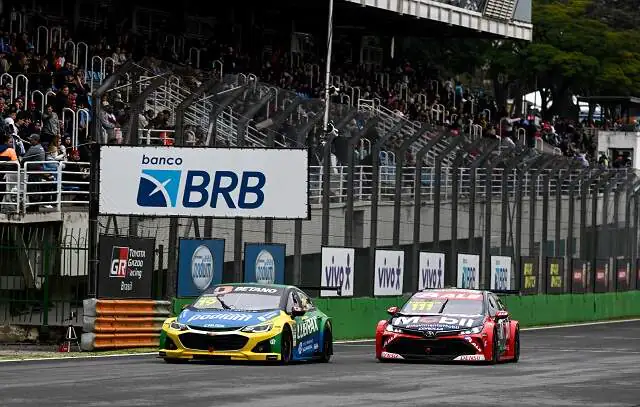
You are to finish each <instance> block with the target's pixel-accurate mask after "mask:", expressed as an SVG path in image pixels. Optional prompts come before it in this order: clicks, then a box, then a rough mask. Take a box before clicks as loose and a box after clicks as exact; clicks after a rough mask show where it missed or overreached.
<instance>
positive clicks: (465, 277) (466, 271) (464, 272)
mask: <svg viewBox="0 0 640 407" xmlns="http://www.w3.org/2000/svg"><path fill="white" fill-rule="evenodd" d="M457 287H458V288H467V289H474V290H478V289H480V256H478V255H476V254H461V253H460V254H458V278H457Z"/></svg>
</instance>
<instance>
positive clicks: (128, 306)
mask: <svg viewBox="0 0 640 407" xmlns="http://www.w3.org/2000/svg"><path fill="white" fill-rule="evenodd" d="M170 307H171V302H169V301H154V300H98V299H95V298H90V299H87V300H84V301H83V308H84V316H83V319H82V331H83V333H82V336H81V339H80V347H81V349H82V350H83V351H93V350H107V349H119V348H142V347H144V348H146V347H157V346H158V345H159V343H160V331H161V329H162V323H163V322H164V320H165V319H166V318H168V317H169V315H170V313H171V310H170Z"/></svg>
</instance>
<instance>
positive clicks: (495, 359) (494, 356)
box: [490, 331, 500, 365]
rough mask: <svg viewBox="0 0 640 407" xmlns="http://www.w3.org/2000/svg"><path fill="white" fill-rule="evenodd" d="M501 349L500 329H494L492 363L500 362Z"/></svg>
mask: <svg viewBox="0 0 640 407" xmlns="http://www.w3.org/2000/svg"><path fill="white" fill-rule="evenodd" d="M499 359H500V350H499V349H498V331H493V345H492V346H491V362H490V363H491V364H492V365H496V364H498V360H499Z"/></svg>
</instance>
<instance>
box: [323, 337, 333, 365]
mask: <svg viewBox="0 0 640 407" xmlns="http://www.w3.org/2000/svg"><path fill="white" fill-rule="evenodd" d="M322 337H323V340H322V356H321V357H320V362H322V363H329V361H330V360H331V354H332V353H333V335H332V334H331V329H329V328H325V329H324V334H323V335H322Z"/></svg>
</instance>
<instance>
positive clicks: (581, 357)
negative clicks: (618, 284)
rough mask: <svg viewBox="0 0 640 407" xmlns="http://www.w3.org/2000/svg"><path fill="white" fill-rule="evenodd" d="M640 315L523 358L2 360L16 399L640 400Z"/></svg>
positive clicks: (151, 402) (556, 334)
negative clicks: (467, 361)
mask: <svg viewBox="0 0 640 407" xmlns="http://www.w3.org/2000/svg"><path fill="white" fill-rule="evenodd" d="M639 338H640V322H624V323H615V324H606V325H592V326H581V327H572V328H556V329H549V330H535V331H526V332H522V357H521V359H520V363H518V364H504V365H497V366H486V365H485V366H478V365H462V366H461V365H433V364H400V363H397V364H396V363H394V364H380V363H377V362H376V361H375V360H374V358H373V345H372V344H371V343H359V344H342V345H335V355H334V358H333V359H332V361H331V363H329V364H303V365H294V366H288V367H281V366H247V365H215V364H213V365H212V364H205V363H197V364H195V363H192V364H188V365H167V364H165V363H164V362H163V361H162V360H161V359H156V358H155V357H153V356H138V357H126V358H122V357H121V358H108V359H93V360H92V359H85V360H60V361H41V362H19V363H2V364H0V405H1V406H3V407H13V406H20V407H25V406H38V407H39V406H83V407H84V406H87V407H88V406H113V407H116V406H118V407H119V406H127V407H129V406H164V405H172V406H178V407H191V406H198V407H199V406H216V407H219V406H240V405H255V406H260V407H270V406H278V407H281V406H291V405H293V406H297V405H302V406H305V407H307V406H308V407H312V406H313V407H315V406H372V405H384V404H390V405H393V406H400V405H402V406H425V405H437V406H466V405H507V406H554V407H556V406H581V407H583V406H626V407H630V406H640V340H638V339H639Z"/></svg>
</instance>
